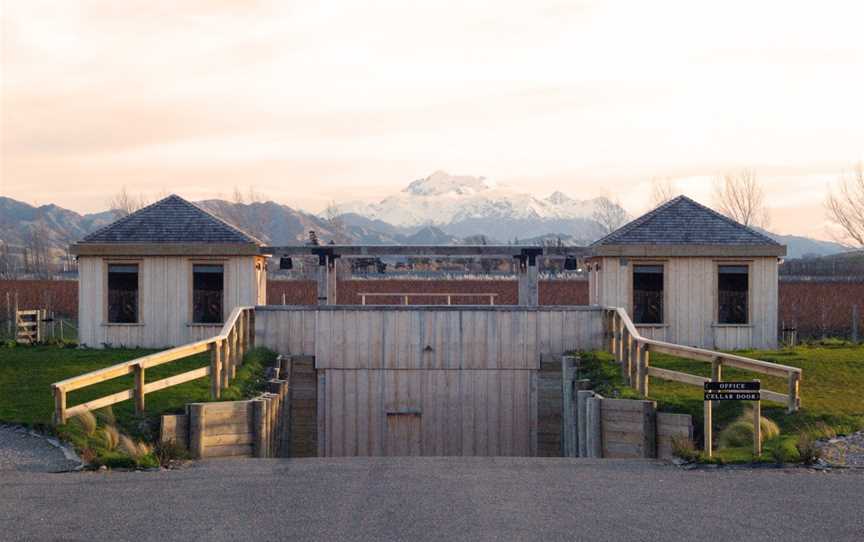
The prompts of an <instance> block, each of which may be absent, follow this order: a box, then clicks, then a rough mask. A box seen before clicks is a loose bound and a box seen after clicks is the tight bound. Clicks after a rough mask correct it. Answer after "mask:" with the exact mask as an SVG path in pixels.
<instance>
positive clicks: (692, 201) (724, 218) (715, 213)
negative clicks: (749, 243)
mask: <svg viewBox="0 0 864 542" xmlns="http://www.w3.org/2000/svg"><path fill="white" fill-rule="evenodd" d="M678 197H680V198H684V199H686V200H687V201H689V202H691V203H693V204H695V205H697V206H698V207H701V208H702V209H704V210H706V211H708V212H710V213H713V214H714V215H715V216H717V217H719V218H721V219H723V220H725V221H726V222H728V223H729V224H732V225H734V226H738V227H739V228H744V229H746V230H747V231H749V232H750V233H752V234H754V235H756V236H758V237H761V238H762V239H765V240H766V241H767V242H768V243H770V244H774V245H778V246H780V243H778V242H777V241H776V240H774V239H771V238H770V237H768V236H767V235H765V234H763V233H762V232H759V231H756V230H755V229H753V228H751V227H750V226H747V225H746V224H742V223H740V222H738V221H737V220H735V219H734V218H731V217H728V216H726V215H724V214H723V213H721V212H720V211H716V210H714V209H712V208H711V207H708V206H707V205H702V204H701V203H699V202H698V201H696V200H694V199H690V198H688V197H686V196H678Z"/></svg>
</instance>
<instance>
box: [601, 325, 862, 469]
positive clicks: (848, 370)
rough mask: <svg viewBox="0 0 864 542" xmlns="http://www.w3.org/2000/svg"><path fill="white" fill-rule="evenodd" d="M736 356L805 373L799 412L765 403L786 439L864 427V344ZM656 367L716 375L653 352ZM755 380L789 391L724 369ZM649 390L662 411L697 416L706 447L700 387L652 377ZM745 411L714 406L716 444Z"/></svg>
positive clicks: (729, 404) (734, 404) (777, 382)
mask: <svg viewBox="0 0 864 542" xmlns="http://www.w3.org/2000/svg"><path fill="white" fill-rule="evenodd" d="M736 353H737V354H740V355H744V356H747V357H752V358H755V359H761V360H764V361H771V362H775V363H782V364H784V365H790V366H793V367H800V368H801V369H803V379H802V381H801V409H800V411H798V412H795V413H792V414H787V413H786V409H785V407H784V406H783V405H780V404H777V403H770V402H763V403H762V415H763V416H765V417H767V418H770V419H771V420H773V421H774V422H776V423H777V425H778V426H779V427H780V431H781V436H786V437H791V436H792V435H796V434H798V433H800V432H802V431H808V430H811V429H812V428H814V427H817V426H818V427H823V428H824V427H827V428H830V430H831V431H833V432H835V433H837V434H849V433H853V432H855V431H858V430H861V429H864V394H862V390H864V346H852V345H849V344H846V343H842V342H836V343H831V342H830V341H828V342H826V343H824V344H819V345H814V346H800V347H797V348H794V349H787V350H779V351H764V350H750V351H742V352H736ZM595 356H596V357H597V358H598V359H600V360H602V361H605V362H607V363H608V364H609V365H610V366H613V369H612V371H613V372H614V371H617V367H615V366H614V365H612V364H613V363H614V362H613V361H612V356H611V355H609V354H607V353H598V354H595ZM589 357H590V356H589ZM651 364H652V365H653V366H655V367H660V368H664V369H672V370H675V371H681V372H685V373H689V374H694V375H700V376H705V377H710V376H711V366H710V364H708V363H703V362H699V361H692V360H686V359H681V358H674V357H671V356H666V355H658V354H652V356H651ZM604 365H605V364H604ZM607 372H608V371H607ZM754 378H759V379H760V380H761V381H762V386H763V388H765V389H769V390H773V391H777V392H780V393H786V387H785V386H786V382H785V380H783V379H780V378H775V377H770V376H766V375H762V374H757V373H750V372H746V371H742V370H738V369H732V368H724V369H723V379H724V380H751V379H754ZM624 391H626V393H627V395H628V396H629V395H632V394H631V392H630V390H624ZM648 392H649V398H650V399H653V400H655V401H657V406H658V408H659V409H660V410H663V411H666V412H681V413H685V414H690V415H692V416H693V422H694V425H695V430H696V441H697V443H701V441H702V438H703V437H702V435H703V407H704V402H703V391H702V389H701V388H699V387H697V386H690V385H687V384H681V383H678V382H670V381H664V380H660V379H658V378H652V379H651V383H650V387H649V390H648ZM745 408H746V403H745V402H739V401H722V402H720V403H719V404H718V405H717V406H715V408H714V424H713V428H714V434H715V442H716V438H717V435H718V434H719V431H720V430H722V429H723V428H724V427H725V426H727V425H728V424H729V423H730V422H732V421H733V420H735V419H736V418H738V417H739V416H741V414H742V413H743V412H744V409H745ZM768 448H770V447H769V446H768V444H767V443H766V449H768ZM720 455H721V457H723V456H725V458H727V459H730V460H736V459H747V460H749V459H751V454H750V449H749V448H747V449H729V450H724V451H721V452H720Z"/></svg>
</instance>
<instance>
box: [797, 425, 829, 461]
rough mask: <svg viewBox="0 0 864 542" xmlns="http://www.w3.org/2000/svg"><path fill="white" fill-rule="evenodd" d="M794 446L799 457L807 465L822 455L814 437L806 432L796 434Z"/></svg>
mask: <svg viewBox="0 0 864 542" xmlns="http://www.w3.org/2000/svg"><path fill="white" fill-rule="evenodd" d="M795 448H796V449H797V450H798V457H799V459H800V460H801V461H802V462H804V463H806V464H807V465H812V464H813V463H816V461H818V460H819V458H820V457H822V451H821V450H820V449H819V448H818V447H817V446H816V439H814V438H813V435H811V434H810V433H808V432H806V431H805V432H803V433H800V434H799V435H798V439H797V442H796V443H795Z"/></svg>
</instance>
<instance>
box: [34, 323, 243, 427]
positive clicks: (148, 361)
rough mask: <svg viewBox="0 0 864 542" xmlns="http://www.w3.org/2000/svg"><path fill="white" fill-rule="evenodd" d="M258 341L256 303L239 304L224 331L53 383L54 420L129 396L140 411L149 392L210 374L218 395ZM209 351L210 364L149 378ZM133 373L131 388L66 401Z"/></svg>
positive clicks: (213, 393) (213, 392)
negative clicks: (82, 400) (76, 402)
mask: <svg viewBox="0 0 864 542" xmlns="http://www.w3.org/2000/svg"><path fill="white" fill-rule="evenodd" d="M254 344H255V310H254V308H253V307H236V308H235V309H234V310H233V311H231V315H230V316H229V317H228V320H227V321H226V322H225V324H224V325H223V326H222V330H221V332H220V333H219V334H218V335H216V336H214V337H211V338H209V339H204V340H202V341H197V342H193V343H189V344H186V345H183V346H178V347H176V348H171V349H168V350H164V351H162V352H157V353H155V354H150V355H147V356H143V357H140V358H136V359H133V360H130V361H127V362H124V363H120V364H117V365H112V366H111V367H106V368H104V369H99V370H96V371H92V372H89V373H86V374H83V375H80V376H75V377H72V378H67V379H66V380H61V381H60V382H55V383H54V384H52V385H51V387H52V389H53V392H54V423H55V425H61V424H64V423H66V420H68V419H69V418H70V417H71V416H75V415H76V414H80V413H82V412H88V411H91V410H96V409H99V408H103V407H106V406H109V405H113V404H115V403H119V402H121V401H126V400H127V399H134V400H135V412H136V413H139V414H140V413H141V412H143V411H144V399H145V397H146V395H147V394H148V393H153V392H154V391H158V390H162V389H165V388H170V387H171V386H176V385H178V384H183V383H184V382H189V381H191V380H197V379H199V378H206V377H208V376H209V377H210V380H211V388H210V389H211V397H212V398H213V399H218V398H219V397H220V395H221V390H223V389H225V388H227V387H228V386H229V385H230V384H231V381H232V380H233V379H234V376H235V374H236V372H237V367H238V366H239V365H240V363H242V361H243V356H244V354H245V353H246V352H247V351H248V350H249V349H250V348H251V347H252V346H254ZM207 351H209V352H210V365H209V366H207V367H201V368H198V369H194V370H192V371H187V372H185V373H181V374H178V375H174V376H171V377H168V378H163V379H161V380H156V381H155V382H149V383H148V382H147V381H146V376H145V375H146V371H147V369H150V368H152V367H156V366H159V365H164V364H166V363H171V362H173V361H177V360H180V359H183V358H186V357H189V356H193V355H195V354H199V353H201V352H207ZM129 374H131V375H134V381H133V385H132V388H130V389H127V390H123V391H120V392H117V393H112V394H110V395H106V396H104V397H100V398H98V399H93V400H91V401H87V402H86V403H81V404H79V405H75V406H73V407H68V406H67V404H66V396H67V394H68V393H69V392H71V391H73V390H78V389H82V388H86V387H88V386H93V385H95V384H99V383H101V382H105V381H107V380H112V379H114V378H119V377H122V376H126V375H129Z"/></svg>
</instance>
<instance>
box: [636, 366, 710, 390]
mask: <svg viewBox="0 0 864 542" xmlns="http://www.w3.org/2000/svg"><path fill="white" fill-rule="evenodd" d="M648 375H649V376H653V377H656V378H661V379H663V380H672V381H674V382H682V383H684V384H690V385H693V386H699V387H702V385H703V384H704V383H705V382H710V381H711V379H710V378H705V377H704V376H697V375H691V374H687V373H681V372H678V371H670V370H669V369H661V368H659V367H648Z"/></svg>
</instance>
